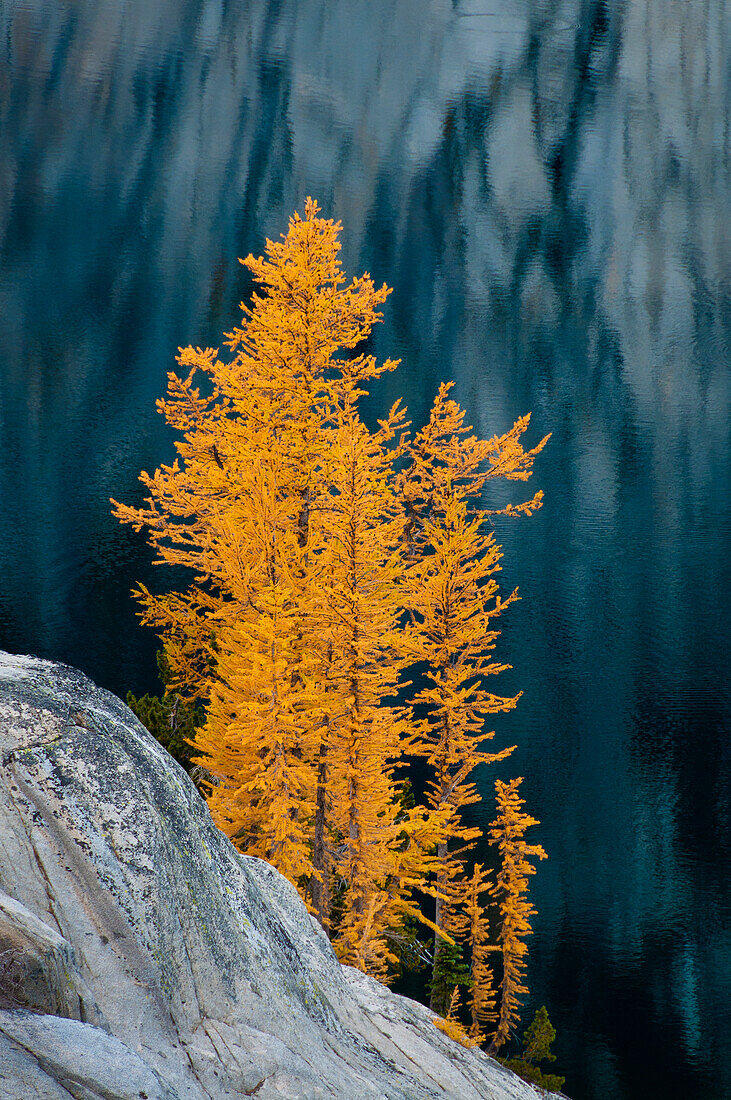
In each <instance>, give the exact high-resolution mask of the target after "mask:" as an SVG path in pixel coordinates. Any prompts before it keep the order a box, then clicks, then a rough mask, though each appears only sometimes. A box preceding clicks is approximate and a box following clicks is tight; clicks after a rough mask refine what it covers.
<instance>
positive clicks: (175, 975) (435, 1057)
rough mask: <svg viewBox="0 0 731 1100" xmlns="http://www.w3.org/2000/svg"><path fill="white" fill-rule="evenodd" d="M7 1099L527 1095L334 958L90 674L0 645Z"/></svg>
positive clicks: (2, 1034)
mask: <svg viewBox="0 0 731 1100" xmlns="http://www.w3.org/2000/svg"><path fill="white" fill-rule="evenodd" d="M0 768H1V770H2V785H1V786H0V1100H38V1098H47V1100H61V1098H64V1100H68V1097H69V1095H72V1096H74V1097H77V1098H79V1100H99V1098H104V1100H128V1098H129V1100H139V1098H141V1097H147V1100H158V1098H159V1100H227V1098H229V1097H230V1098H233V1097H240V1096H242V1095H244V1096H245V1095H256V1096H257V1097H259V1100H275V1098H276V1100H279V1098H281V1097H293V1098H294V1097H302V1098H309V1097H313V1098H314V1097H338V1098H343V1100H360V1098H366V1097H370V1098H393V1100H397V1098H401V1100H419V1098H426V1097H454V1098H455V1100H456V1098H459V1100H470V1098H477V1097H490V1098H494V1100H528V1098H531V1097H535V1095H536V1093H535V1091H534V1090H533V1089H532V1088H531V1086H529V1085H527V1084H525V1083H524V1082H522V1081H521V1080H520V1079H519V1078H517V1077H515V1076H514V1075H513V1074H511V1073H509V1072H508V1071H507V1070H505V1069H504V1068H503V1067H501V1066H499V1065H498V1064H497V1063H495V1062H494V1061H492V1060H491V1059H489V1058H488V1057H487V1056H486V1055H485V1054H483V1053H482V1052H479V1051H467V1050H464V1049H463V1048H461V1047H460V1046H459V1045H458V1044H455V1043H453V1042H452V1041H451V1040H450V1039H449V1038H447V1037H446V1036H443V1035H441V1034H440V1033H439V1032H438V1031H437V1029H436V1028H434V1026H433V1024H432V1022H431V1014H430V1013H429V1012H428V1011H427V1010H426V1009H425V1008H424V1007H423V1006H422V1005H419V1004H416V1003H415V1002H413V1001H409V1000H407V999H406V998H403V997H398V996H396V995H395V994H393V993H391V992H390V991H389V990H387V989H386V988H385V987H384V986H381V985H379V983H378V982H375V981H374V980H373V979H370V978H367V977H366V976H365V975H362V974H359V973H357V972H356V971H352V970H350V969H349V968H347V967H342V966H341V965H340V964H339V963H338V961H337V959H336V958H335V955H334V954H333V951H332V949H331V947H330V944H329V943H328V940H327V937H326V936H325V935H324V933H323V932H322V930H321V929H320V928H319V926H318V925H317V924H316V922H315V921H314V920H313V919H312V918H311V917H310V916H309V914H308V913H307V911H306V909H305V907H304V905H303V904H302V902H301V900H300V898H299V897H298V895H297V892H296V890H295V889H294V888H293V887H292V886H291V885H290V884H289V883H288V882H287V881H286V880H285V879H283V878H282V877H281V876H280V875H279V874H278V873H277V872H276V871H275V870H274V869H273V868H271V867H270V866H269V865H268V864H265V863H262V862H261V861H260V860H257V859H253V858H251V857H247V856H242V855H240V854H239V853H238V852H236V850H235V849H234V848H233V847H232V845H231V844H230V842H229V841H228V840H227V839H226V837H225V836H224V835H223V834H222V833H221V832H219V830H218V829H216V827H215V826H214V825H213V822H212V821H211V818H210V815H209V813H208V809H207V807H206V806H205V803H204V802H203V801H202V800H201V798H200V796H199V794H198V792H197V791H196V789H195V787H194V786H193V784H192V783H191V781H190V780H189V778H188V776H187V775H186V774H185V772H184V771H183V770H182V769H181V768H180V767H179V766H178V765H177V764H176V763H175V762H174V761H173V760H172V758H171V757H170V756H168V754H167V753H166V752H165V751H164V750H163V749H162V748H161V747H160V745H158V743H157V742H156V741H155V739H154V738H153V737H152V736H151V735H150V734H149V733H148V732H147V730H145V729H144V727H143V726H142V725H141V724H140V723H139V722H138V721H137V719H136V718H135V717H134V715H133V714H132V713H131V711H129V710H128V708H127V707H126V706H125V705H124V704H123V703H122V702H120V700H119V699H117V698H115V697H114V696H113V695H110V694H109V693H108V692H106V691H103V690H101V689H99V688H97V687H95V686H94V685H93V684H92V683H91V682H90V681H89V680H88V679H87V678H86V677H85V676H84V675H83V674H82V673H80V672H78V671H76V670H75V669H71V668H68V667H66V666H62V665H57V664H53V663H51V662H47V661H40V660H35V659H34V658H28V657H18V658H16V657H12V656H10V655H8V654H0Z"/></svg>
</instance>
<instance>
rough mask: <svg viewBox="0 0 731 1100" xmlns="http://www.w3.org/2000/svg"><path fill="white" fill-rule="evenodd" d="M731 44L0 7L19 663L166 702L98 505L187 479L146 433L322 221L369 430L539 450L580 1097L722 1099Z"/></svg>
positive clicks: (538, 13)
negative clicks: (254, 289) (272, 258)
mask: <svg viewBox="0 0 731 1100" xmlns="http://www.w3.org/2000/svg"><path fill="white" fill-rule="evenodd" d="M726 20H727V12H726V5H725V3H724V0H692V2H691V0H687V2H685V3H679V2H678V0H624V2H617V3H614V4H610V3H603V2H602V0H586V2H582V0H563V2H555V0H530V2H528V0H526V2H523V3H521V2H519V0H499V2H497V0H480V2H477V0H454V2H446V0H398V3H396V2H395V0H391V2H389V3H386V2H385V0H371V2H370V3H369V4H368V5H363V4H358V3H355V2H354V0H351V2H346V0H327V2H326V3H323V2H321V0H305V2H302V0H300V2H299V3H297V2H296V0H279V2H275V0H271V2H269V3H265V2H252V3H248V4H242V3H233V2H227V0H175V2H173V0H158V2H156V3H149V0H93V2H92V0H75V2H74V3H73V4H59V3H54V2H52V0H4V3H2V4H0V31H1V36H0V150H1V154H0V316H1V317H2V332H3V340H2V345H3V358H2V367H1V368H0V578H1V581H0V647H3V648H6V649H9V650H13V651H20V652H32V653H36V654H38V655H41V656H46V657H51V658H56V659H60V660H63V661H67V662H70V663H72V664H74V665H77V666H79V667H80V668H82V669H84V670H85V671H86V672H87V673H88V674H89V675H90V676H92V677H93V678H94V679H95V680H96V681H97V682H98V683H100V684H102V685H104V686H105V687H108V688H110V689H111V690H113V691H115V692H117V693H119V694H122V695H123V694H124V693H125V692H126V691H127V689H128V688H132V689H134V690H135V691H137V692H141V691H144V690H148V689H149V690H155V688H156V679H155V664H154V652H155V648H156V641H155V639H154V637H152V636H150V635H149V634H148V633H147V632H145V631H143V630H142V629H141V628H139V626H138V625H137V621H136V618H135V611H136V608H135V606H134V604H133V602H132V600H131V599H130V596H129V590H130V588H131V586H132V584H133V583H134V582H135V581H137V580H142V581H144V582H145V583H147V584H148V585H150V586H159V585H160V584H161V583H162V582H163V580H164V577H163V576H162V574H161V572H160V571H159V570H153V569H152V568H151V566H150V558H149V552H148V550H147V548H146V546H145V543H144V541H143V540H142V538H136V537H135V536H134V534H133V533H132V532H131V531H130V530H129V529H128V528H121V527H120V526H119V525H118V524H117V523H116V522H115V521H114V520H113V519H112V518H111V516H110V514H109V506H108V498H109V497H110V496H112V495H113V496H115V497H117V498H118V499H121V500H125V501H128V502H133V501H135V500H137V499H139V487H138V484H137V481H136V478H137V474H138V472H139V470H140V469H142V468H145V469H148V470H150V469H154V467H155V466H157V465H159V464H160V462H162V461H167V460H168V459H169V457H170V454H171V439H170V437H169V435H168V434H167V432H166V430H165V428H164V425H163V423H162V420H161V418H160V417H159V416H158V415H157V414H156V412H155V408H154V402H155V399H156V398H157V397H158V396H160V395H161V394H162V393H163V392H164V389H165V385H166V373H167V371H168V370H169V369H171V368H172V367H173V365H174V364H173V357H174V354H175V351H176V349H177V347H178V346H179V345H185V344H188V343H194V344H199V345H206V344H218V343H219V341H220V333H221V332H222V331H223V330H226V329H228V327H229V326H230V325H231V324H232V323H233V322H234V320H235V319H236V318H237V315H238V310H237V304H238V302H239V301H240V300H241V299H242V298H243V297H245V296H246V295H247V294H248V292H249V289H250V287H249V284H248V283H247V281H246V274H245V272H244V270H243V268H241V266H240V265H239V264H238V263H237V259H236V258H237V257H238V256H244V255H246V254H247V253H248V252H250V251H254V252H256V253H259V252H261V250H262V246H263V241H264V238H265V237H266V236H274V237H276V236H277V235H278V234H279V233H280V232H281V231H282V230H284V229H285V228H286V223H287V218H288V216H289V215H290V213H291V212H292V210H293V209H294V208H295V207H297V208H299V209H301V208H302V207H303V202H304V197H305V195H307V194H312V195H313V196H315V197H316V198H317V199H318V200H319V202H320V203H321V205H322V206H323V208H324V211H325V213H326V214H328V215H332V216H335V217H338V218H340V219H342V221H343V223H344V249H343V256H344V262H345V265H346V269H347V270H348V272H349V273H351V274H360V273H361V272H362V271H363V270H365V269H368V270H370V271H371V273H372V274H373V276H374V278H375V280H376V282H377V283H381V282H383V281H386V282H388V283H389V285H391V286H393V287H394V288H395V289H394V293H393V295H392V296H391V298H390V299H389V301H388V303H387V306H386V309H385V323H384V324H383V325H381V326H379V330H378V331H377V333H376V335H375V338H374V341H373V345H374V349H375V350H376V352H377V353H378V354H379V355H380V356H382V357H385V356H387V355H390V356H393V357H398V356H400V357H402V359H403V365H402V366H401V368H400V369H399V371H398V372H397V373H396V374H394V375H392V376H389V378H388V380H387V381H386V382H385V383H384V385H383V386H382V388H381V389H380V390H379V391H378V392H377V393H375V394H374V397H373V405H372V411H373V412H375V411H377V410H378V409H379V408H382V407H383V406H384V405H385V403H386V402H387V401H390V400H391V399H392V398H394V397H395V396H396V395H401V394H403V396H404V397H405V399H406V401H407V403H408V405H409V408H410V412H411V415H412V418H413V419H414V420H415V421H416V422H419V421H421V420H423V418H424V417H425V416H426V414H427V410H428V406H429V404H430V401H431V397H432V395H433V393H434V391H435V389H436V387H437V385H438V383H439V381H441V380H442V379H449V378H453V379H455V381H456V392H457V396H458V398H459V399H460V400H461V401H462V403H463V404H465V405H466V407H467V409H468V410H469V414H470V417H471V419H472V421H473V423H474V424H475V427H476V428H477V429H478V430H480V431H481V432H483V433H487V434H492V433H494V432H502V431H504V430H506V429H507V428H508V427H509V426H510V425H511V424H512V423H513V421H514V420H515V418H516V417H517V416H518V415H519V414H521V413H523V412H525V411H528V410H531V411H532V413H533V426H532V429H531V430H532V432H533V435H532V440H533V441H537V440H538V438H540V437H541V436H543V435H544V434H545V433H547V432H549V431H550V432H552V433H553V437H552V440H551V442H550V445H549V446H548V448H547V449H546V450H545V452H544V453H543V455H542V456H541V458H540V460H539V462H538V465H537V475H536V478H535V479H534V481H535V483H536V487H539V486H540V487H542V488H543V489H544V490H545V493H546V505H545V507H544V509H543V510H542V512H540V513H539V514H538V515H537V516H535V517H534V518H532V519H530V520H526V521H522V522H513V523H508V522H507V521H502V522H501V525H500V526H499V527H498V534H499V539H500V541H502V543H503V545H504V547H505V558H504V572H503V584H504V586H505V588H506V589H510V588H511V587H512V586H513V585H515V584H518V585H520V589H521V592H522V595H523V600H522V602H521V603H519V604H518V605H516V607H515V608H513V609H512V613H511V615H510V616H509V621H505V625H504V631H503V636H502V639H501V643H500V656H501V657H502V658H503V659H505V660H508V661H510V662H511V663H512V665H513V666H514V667H513V671H512V672H510V673H508V674H506V675H505V676H504V678H503V679H504V683H503V684H502V690H503V691H504V692H505V693H506V694H507V693H508V692H509V691H512V690H517V689H519V688H522V689H523V690H524V693H525V694H524V696H523V699H522V700H521V703H520V706H519V708H518V710H517V711H516V712H515V713H514V714H512V715H509V716H503V717H499V718H498V724H497V739H496V743H498V742H499V743H501V744H508V743H511V742H512V741H513V740H515V741H517V742H518V745H519V748H518V750H517V751H516V753H515V754H514V757H513V758H512V761H511V765H510V768H511V771H510V774H520V775H524V776H525V777H526V778H525V782H524V785H523V786H524V793H525V795H526V797H527V799H528V808H529V809H530V810H531V811H532V812H533V813H534V814H535V816H536V817H538V818H539V819H540V821H541V826H540V829H536V830H534V831H535V833H536V839H539V840H540V841H541V842H542V843H543V845H544V847H545V848H546V850H547V852H548V853H549V860H548V861H546V862H545V863H543V864H541V866H540V868H539V872H538V874H537V875H536V877H535V880H534V883H533V899H534V901H535V904H536V906H537V909H538V914H539V915H538V917H537V919H536V921H535V935H534V937H533V940H532V943H531V960H530V969H529V976H528V984H529V987H530V989H531V994H532V996H531V1002H530V1006H529V1008H530V1014H532V1011H533V1010H534V1009H535V1007H536V1006H537V1005H540V1004H542V1003H544V1002H545V1003H546V1004H547V1005H548V1008H549V1012H550V1015H551V1018H552V1020H553V1022H554V1024H555V1025H556V1027H557V1030H558V1039H557V1042H556V1052H557V1055H558V1061H557V1064H556V1068H557V1069H558V1070H559V1071H560V1072H563V1073H565V1074H566V1077H567V1082H566V1086H565V1087H566V1090H567V1092H568V1093H569V1094H570V1095H571V1096H572V1097H573V1098H574V1100H652V1098H655V1097H657V1098H662V1100H681V1098H682V1100H693V1098H698V1100H720V1098H721V1097H723V1096H728V1095H731V1090H730V1089H729V1085H728V1074H729V1066H730V1065H731V1051H730V1050H729V1036H730V1035H731V1018H730V1016H729V1004H731V982H730V977H731V975H730V969H731V963H730V957H731V944H730V939H731V935H730V933H729V922H728V912H729V910H728V884H727V879H728V870H729V848H730V844H729V789H730V784H729V778H730V776H729V772H730V771H731V768H730V760H729V748H728V731H729V711H730V709H731V708H730V707H729V694H730V690H729V675H728V662H729V651H730V648H731V647H730V644H729V643H730V642H731V638H730V637H729V627H728V623H729V611H730V609H729V601H728V596H729V588H730V578H729V536H730V534H731V519H730V507H729V500H730V494H729V468H730V465H729V457H730V456H729V442H730V433H729V372H728V350H729V279H728V274H729V273H728V255H729V253H728V243H727V240H726V236H725V233H726V227H727V225H728V205H727V203H728V123H727V120H726V116H725V105H724V100H725V95H726V92H727V89H728V58H727V56H726V54H725V52H724V50H725V42H726V31H727V22H726ZM506 774H507V773H506ZM493 778H494V776H487V777H486V780H485V791H486V794H487V795H489V793H490V790H491V789H492V783H493ZM487 807H488V808H486V810H485V814H486V815H487V816H489V815H491V813H492V810H491V807H490V805H489V803H488V804H487ZM538 834H540V835H538ZM528 1015H529V1014H528V1013H526V1016H527V1017H528ZM526 1022H527V1020H526Z"/></svg>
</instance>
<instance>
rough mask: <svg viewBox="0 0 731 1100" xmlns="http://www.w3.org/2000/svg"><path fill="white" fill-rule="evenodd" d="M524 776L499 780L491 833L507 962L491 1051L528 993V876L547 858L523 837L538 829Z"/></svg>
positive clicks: (511, 1024) (502, 944) (506, 1035)
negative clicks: (527, 805) (524, 793)
mask: <svg viewBox="0 0 731 1100" xmlns="http://www.w3.org/2000/svg"><path fill="white" fill-rule="evenodd" d="M522 782H523V780H522V777H521V778H519V779H511V780H510V782H509V783H503V782H501V780H499V779H498V780H496V782H495V792H496V796H497V807H498V814H497V817H496V819H495V821H494V823H493V825H492V827H491V829H490V831H489V836H490V840H491V842H492V843H493V844H494V845H496V846H497V848H498V850H499V853H500V864H501V866H500V869H499V871H498V873H497V878H496V882H495V886H494V888H493V894H494V896H495V897H496V898H497V899H498V903H499V907H500V947H501V951H502V961H503V977H502V982H501V983H500V1015H499V1018H498V1026H497V1030H496V1032H495V1035H494V1036H493V1039H492V1042H491V1044H490V1053H494V1052H495V1051H496V1050H499V1048H500V1047H501V1046H502V1045H503V1044H504V1043H505V1042H507V1040H508V1039H509V1038H510V1036H511V1034H512V1032H513V1029H514V1027H515V1025H516V1023H517V1022H518V1019H519V1017H520V1005H521V1002H522V998H523V996H524V995H525V994H526V993H527V992H528V990H527V988H526V987H525V985H524V984H523V978H524V975H525V968H526V956H527V954H528V947H527V945H526V942H525V941H526V938H527V937H528V936H529V935H530V934H531V932H532V929H531V925H530V918H531V917H532V916H533V915H534V913H535V909H534V907H533V905H532V904H531V902H530V901H529V900H528V897H527V892H528V877H529V876H530V875H534V874H535V870H536V869H535V867H534V866H533V864H532V863H531V860H532V859H545V858H546V853H545V851H544V850H543V848H542V847H541V845H540V844H528V843H527V842H526V841H525V839H524V834H525V831H526V829H528V828H530V826H531V825H538V821H537V820H536V819H535V818H534V817H531V816H530V814H527V813H524V812H523V809H522V807H523V805H524V799H522V798H521V797H520V794H519V793H518V788H519V787H520V784H521V783H522Z"/></svg>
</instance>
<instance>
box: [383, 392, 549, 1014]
mask: <svg viewBox="0 0 731 1100" xmlns="http://www.w3.org/2000/svg"><path fill="white" fill-rule="evenodd" d="M449 389H450V386H449V385H442V386H441V387H440V389H439V393H438V394H437V397H436V400H435V402H434V406H433V408H432V412H431V416H430V419H429V422H428V423H427V424H426V426H425V427H424V428H423V429H422V430H421V431H420V432H418V433H417V434H416V437H415V439H414V441H413V444H412V445H411V448H410V452H409V456H410V464H409V465H408V466H407V468H406V470H405V472H404V474H403V476H402V482H401V491H402V494H403V499H404V502H405V508H406V514H407V523H406V540H407V549H408V556H409V559H410V560H409V563H408V568H407V572H406V576H405V587H406V602H407V605H408V608H409V611H410V614H411V625H410V626H409V627H408V628H407V632H406V633H407V644H408V646H409V648H410V652H411V656H412V659H413V660H414V661H416V662H419V663H420V664H422V665H423V666H424V667H425V669H426V671H425V673H424V680H425V682H426V683H425V686H424V687H422V688H421V690H419V691H418V692H417V694H416V696H415V699H414V702H415V703H416V704H417V706H419V707H420V708H421V710H422V711H423V712H425V717H423V718H422V719H421V720H420V722H419V723H418V724H417V730H418V737H417V740H416V742H415V744H414V748H413V752H414V753H415V755H418V756H421V757H422V758H424V759H425V760H426V761H427V765H428V769H429V777H430V778H429V781H428V784H427V800H428V804H429V806H430V807H431V808H432V809H434V810H439V811H441V812H443V813H446V814H447V815H448V821H447V828H446V833H445V835H444V837H443V838H442V839H441V841H440V843H439V847H438V853H437V854H438V862H439V867H438V871H437V875H436V880H435V882H434V894H435V898H436V910H435V924H436V926H437V929H438V932H437V935H436V937H435V944H434V965H435V972H436V971H438V969H439V955H440V952H441V951H442V950H443V947H444V943H445V939H444V937H443V936H442V935H441V933H447V936H450V935H451V932H452V928H451V924H452V916H451V915H452V913H453V911H454V909H455V904H456V891H458V889H459V881H460V879H461V877H462V875H463V871H464V857H465V855H466V853H467V852H468V851H469V849H470V847H472V845H473V843H474V841H475V840H476V839H477V838H478V837H479V836H480V835H481V834H480V830H479V829H478V828H477V827H475V826H468V825H466V824H465V823H464V820H463V817H462V814H463V811H464V810H465V808H467V807H468V806H471V805H473V804H474V803H476V802H479V801H480V797H481V796H480V794H479V791H478V789H477V787H476V785H475V782H474V777H473V773H474V772H475V769H476V768H478V766H480V765H482V764H489V763H493V762H495V761H498V760H502V759H504V758H505V757H506V756H508V755H509V753H510V752H512V748H506V749H503V750H501V751H500V752H495V753H491V752H488V751H486V749H485V748H484V746H485V744H486V743H487V742H488V741H490V740H491V739H492V737H493V736H494V732H493V731H491V730H489V729H488V728H486V721H487V718H488V716H489V715H491V714H495V713H497V712H501V711H507V710H511V709H512V708H513V707H515V705H516V703H517V701H518V698H519V695H516V696H501V695H497V694H495V693H494V692H492V691H490V690H489V688H488V687H487V685H486V681H487V677H490V676H494V675H496V674H497V673H500V672H502V671H504V670H505V669H507V668H508V667H509V666H508V665H506V664H503V663H500V662H497V661H495V660H493V659H492V656H491V654H492V652H493V651H494V648H495V642H496V639H497V637H498V631H497V630H495V629H494V628H493V626H492V624H493V622H494V621H495V620H496V619H497V618H498V616H499V615H500V614H501V613H502V612H503V611H504V610H505V608H506V607H508V606H509V605H510V604H511V603H512V602H513V601H514V600H515V599H517V592H513V593H511V595H510V596H509V597H508V598H507V599H505V600H502V601H501V599H500V595H499V592H498V585H497V581H496V580H495V574H496V573H497V572H498V570H499V569H500V558H501V551H500V547H499V546H498V544H497V542H496V541H495V538H494V535H493V533H492V531H487V532H486V531H485V517H486V516H487V515H496V514H512V515H517V514H525V515H530V514H531V513H532V512H533V511H535V510H536V509H537V508H539V507H540V505H541V500H542V493H540V492H539V493H536V494H535V496H534V497H533V498H532V499H531V500H529V501H527V502H525V503H524V504H521V505H518V506H513V505H509V506H508V507H506V508H503V509H496V510H493V511H488V510H486V509H485V507H484V503H483V501H482V493H483V491H484V489H485V486H486V484H487V482H488V481H490V480H491V479H493V478H496V477H505V478H508V479H512V480H526V479H527V478H528V477H529V476H530V474H531V470H532V466H533V461H534V459H535V456H536V455H537V454H538V453H539V451H540V450H541V449H542V447H543V446H544V445H545V443H546V439H544V440H542V442H541V443H539V444H538V446H537V447H535V448H534V449H533V450H530V451H525V450H524V449H523V448H522V446H521V444H520V436H521V435H522V434H523V432H524V431H525V429H526V428H527V426H528V417H524V418H522V419H521V420H520V421H518V422H517V423H516V424H515V425H514V427H513V428H512V429H511V431H510V432H508V433H507V434H506V435H504V436H501V437H494V438H492V439H489V440H481V439H478V438H477V437H476V436H474V435H472V434H470V432H471V429H470V428H469V427H467V426H466V425H465V423H464V421H465V413H464V411H463V410H462V409H461V408H460V407H459V405H458V404H457V403H456V402H455V401H453V400H452V399H451V398H450V397H449ZM447 996H448V991H447V989H446V988H437V985H436V983H433V984H432V1002H431V1004H432V1008H434V1009H436V1010H437V1011H441V1012H442V1013H443V1012H444V1010H445V1008H446V997H447Z"/></svg>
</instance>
